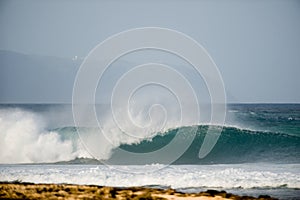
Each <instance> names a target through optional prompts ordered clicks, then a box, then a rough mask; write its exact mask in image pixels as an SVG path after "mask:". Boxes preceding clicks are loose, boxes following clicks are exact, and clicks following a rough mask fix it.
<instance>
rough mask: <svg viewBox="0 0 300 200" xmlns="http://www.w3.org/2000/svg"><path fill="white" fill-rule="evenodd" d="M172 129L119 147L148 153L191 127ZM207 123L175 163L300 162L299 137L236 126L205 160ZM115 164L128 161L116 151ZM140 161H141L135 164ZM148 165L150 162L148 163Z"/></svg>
mask: <svg viewBox="0 0 300 200" xmlns="http://www.w3.org/2000/svg"><path fill="white" fill-rule="evenodd" d="M180 129H182V128H177V129H174V130H170V131H168V132H167V133H165V134H163V135H157V136H155V137H154V138H152V139H151V140H144V141H142V142H141V143H139V144H131V145H128V144H124V145H121V146H120V148H121V149H123V150H126V151H130V152H135V153H146V152H152V151H155V150H158V149H159V148H162V147H163V146H165V145H167V144H168V143H169V142H170V141H171V140H172V139H173V138H174V136H175V135H176V133H177V132H180V133H181V140H182V141H184V140H186V139H187V137H189V132H188V129H189V128H188V127H184V129H185V131H184V132H182V131H179V130H180ZM207 129H208V126H207V125H200V126H198V131H197V134H196V137H195V139H194V140H193V143H192V144H191V146H190V147H189V148H188V149H187V151H186V152H185V153H184V154H183V155H182V156H181V157H180V158H179V159H178V160H176V161H175V163H174V164H220V163H245V162H272V163H274V162H276V163H298V162H299V161H300V137H298V136H292V135H287V134H281V133H273V132H262V131H251V130H245V129H239V128H235V127H224V128H223V131H222V135H221V137H220V138H219V140H218V142H217V144H216V146H215V147H214V149H213V150H212V151H211V152H210V154H209V155H208V156H206V157H205V158H204V159H199V158H198V153H199V149H200V147H201V144H202V142H203V139H204V136H205V133H206V130H207ZM111 160H113V161H114V162H113V163H118V164H127V161H126V160H123V159H122V158H121V157H118V150H116V151H115V152H114V154H113V155H112V158H111ZM135 164H140V163H135ZM148 164H149V163H148Z"/></svg>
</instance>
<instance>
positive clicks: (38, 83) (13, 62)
mask: <svg viewBox="0 0 300 200" xmlns="http://www.w3.org/2000/svg"><path fill="white" fill-rule="evenodd" d="M81 61H82V60H79V59H78V60H72V59H68V58H59V57H53V56H40V55H26V54H21V53H16V52H11V51H4V50H0V93H1V95H0V102H9V103H11V102H18V101H20V103H27V102H28V103H33V102H47V101H48V102H68V101H70V100H71V95H72V87H73V82H74V79H75V76H76V73H77V70H78V68H79V66H80V64H81Z"/></svg>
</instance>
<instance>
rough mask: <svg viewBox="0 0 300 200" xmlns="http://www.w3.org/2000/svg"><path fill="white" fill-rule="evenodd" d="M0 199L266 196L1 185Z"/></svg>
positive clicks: (242, 197)
mask: <svg viewBox="0 0 300 200" xmlns="http://www.w3.org/2000/svg"><path fill="white" fill-rule="evenodd" d="M0 199H192V200H193V199H195V200H196V199H199V200H212V199H220V200H221V199H236V200H240V199H249V200H250V199H251V200H252V199H260V200H267V199H268V200H272V199H274V198H271V197H269V196H263V195H262V196H259V197H258V198H255V197H250V196H237V195H234V194H230V193H227V192H225V191H216V190H207V191H205V192H200V193H182V192H178V191H176V190H173V189H154V188H146V187H127V188H122V187H102V186H96V185H69V184H33V183H20V182H15V183H14V182H1V183H0Z"/></svg>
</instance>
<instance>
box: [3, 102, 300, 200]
mask: <svg viewBox="0 0 300 200" xmlns="http://www.w3.org/2000/svg"><path fill="white" fill-rule="evenodd" d="M99 107H101V106H99ZM98 111H100V114H101V112H102V110H101V108H99V109H98ZM103 113H104V111H103ZM87 121H88V120H87ZM212 126H213V127H215V128H220V126H219V125H210V124H206V123H203V124H194V125H190V126H174V127H171V128H168V129H166V130H161V131H158V132H154V133H152V134H151V135H145V137H144V138H143V137H139V138H138V139H136V138H135V139H134V140H133V139H128V137H122V139H121V140H120V139H118V140H116V139H115V138H120V137H116V136H120V135H118V134H119V133H118V134H117V135H116V132H115V131H114V130H112V136H111V137H110V139H111V140H112V144H111V145H107V144H102V143H101V142H100V143H99V150H101V152H103V153H102V154H101V157H100V159H98V160H96V159H94V156H93V154H92V153H91V152H89V150H88V148H86V146H85V145H84V144H83V143H82V137H87V138H93V137H92V135H93V134H97V129H96V128H95V127H90V126H88V124H87V126H84V127H77V126H76V125H74V122H73V117H72V107H71V105H63V104H24V105H21V104H17V105H13V104H2V105H0V136H1V140H0V163H1V164H0V181H15V180H19V181H25V182H35V183H75V184H96V185H107V186H149V187H159V188H168V187H172V188H175V189H178V190H180V191H185V192H197V191H201V190H205V189H208V188H212V189H218V190H226V191H228V192H232V193H236V194H242V195H253V196H258V195H260V194H268V195H271V196H274V197H278V198H280V199H298V198H299V197H300V104H230V105H228V106H227V116H226V121H225V126H224V127H223V129H222V133H221V136H220V137H219V139H218V141H217V143H216V145H215V146H214V148H213V150H212V151H211V152H210V153H209V154H208V155H207V156H206V157H205V158H203V159H200V158H199V157H198V154H199V149H200V147H201V144H202V142H203V139H204V137H205V134H206V131H207V129H208V128H209V127H212ZM191 130H196V133H195V135H194V138H193V141H192V143H191V144H190V146H189V147H188V148H187V149H186V151H184V152H182V155H181V156H179V157H178V158H177V159H176V160H174V162H172V163H168V164H170V165H167V164H165V163H160V162H159V160H162V159H164V156H168V155H161V156H162V157H161V158H160V159H159V160H158V162H153V160H147V159H145V160H143V161H139V160H133V159H128V158H127V157H124V156H122V155H123V154H122V151H126V152H132V153H134V154H140V155H143V154H145V153H147V152H155V151H157V150H159V149H161V148H163V147H164V146H166V145H167V144H169V143H170V142H171V141H172V139H173V138H174V137H175V136H179V138H180V139H181V140H180V141H181V142H182V143H184V142H185V140H188V139H190V137H191V134H190V132H191ZM78 131H80V132H81V134H80V135H78ZM177 145H180V143H178V144H177ZM174 151H176V149H174ZM147 161H148V162H147ZM175 180H176V181H175Z"/></svg>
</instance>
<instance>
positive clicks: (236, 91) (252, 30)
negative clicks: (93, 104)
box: [0, 0, 300, 102]
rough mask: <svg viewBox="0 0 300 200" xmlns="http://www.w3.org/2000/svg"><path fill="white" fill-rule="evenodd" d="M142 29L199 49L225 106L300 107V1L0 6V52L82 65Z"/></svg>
mask: <svg viewBox="0 0 300 200" xmlns="http://www.w3.org/2000/svg"><path fill="white" fill-rule="evenodd" d="M144 26H158V27H165V28H171V29H175V30H178V31H180V32H183V33H185V34H187V35H189V36H191V37H192V38H194V39H195V40H196V41H198V42H199V43H200V44H202V45H203V46H204V47H205V48H206V50H207V51H208V52H209V54H210V55H211V57H212V58H213V59H214V61H215V63H216V64H217V66H218V67H219V70H220V71H221V74H222V76H223V79H224V82H225V87H226V89H227V91H228V92H229V94H228V95H229V96H230V101H235V102H300V1H297V0H257V1H256V0H254V1H238V0H231V1H221V0H220V1H216V0H215V1H211V0H210V1H196V0H194V1H193V0H190V1H183V0H182V1H174V0H172V1H171V0H170V1H168V0H165V1H161V0H154V1H153V0H152V1H140V0H136V1H133V0H129V1H81V0H80V1H79V0H78V1H76V0H75V1H65V0H62V1H50V0H49V1H47V0H46V1H31V0H24V1H19V0H0V49H1V50H9V51H15V52H21V53H25V54H38V55H48V56H59V57H67V58H72V57H74V56H75V55H76V56H79V57H84V56H86V55H87V53H88V52H89V51H90V50H91V49H92V48H93V47H94V46H96V45H97V44H98V43H99V42H101V41H103V40H104V39H105V38H107V37H109V36H111V35H112V34H115V33H118V32H120V31H124V30H126V29H130V28H136V27H144ZM0 64H1V61H0ZM2 65H3V63H2ZM0 70H3V71H2V72H1V71H0V73H2V75H3V76H4V75H5V76H10V75H12V74H11V73H16V74H17V73H18V71H15V72H8V71H5V68H4V67H3V66H0ZM28 74H30V73H28ZM31 75H34V72H32V73H31ZM28 76H29V77H27V78H29V79H30V75H28ZM70 76H71V75H70ZM72 76H74V74H72ZM68 78H69V79H70V80H72V78H74V77H68ZM37 82H39V80H37ZM0 83H1V82H0ZM2 84H5V83H3V82H2ZM40 84H43V80H40ZM68 84H69V83H68ZM48 87H51V86H48ZM0 88H2V90H4V89H3V88H6V90H9V89H10V86H9V85H2V86H1V87H0ZM0 92H1V91H0ZM2 92H3V91H2ZM16 92H18V91H16ZM3 94H4V92H3ZM35 95H38V94H34V92H32V94H30V96H31V97H30V98H32V99H35V98H36V96H35ZM68 95H69V94H68ZM23 97H24V96H20V97H18V96H16V95H15V96H14V97H13V98H15V99H11V100H12V101H21V102H22V98H23ZM11 98H12V97H11ZM18 98H19V99H18ZM60 98H61V97H59V98H58V99H57V100H56V101H58V102H59V101H60ZM8 99H9V98H8ZM27 99H28V98H27ZM64 99H67V100H66V101H68V99H69V96H68V97H65V98H64ZM6 100H7V99H6ZM41 101H43V100H41ZM45 101H46V100H45ZM50 101H51V100H50ZM54 101H55V99H54Z"/></svg>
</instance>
